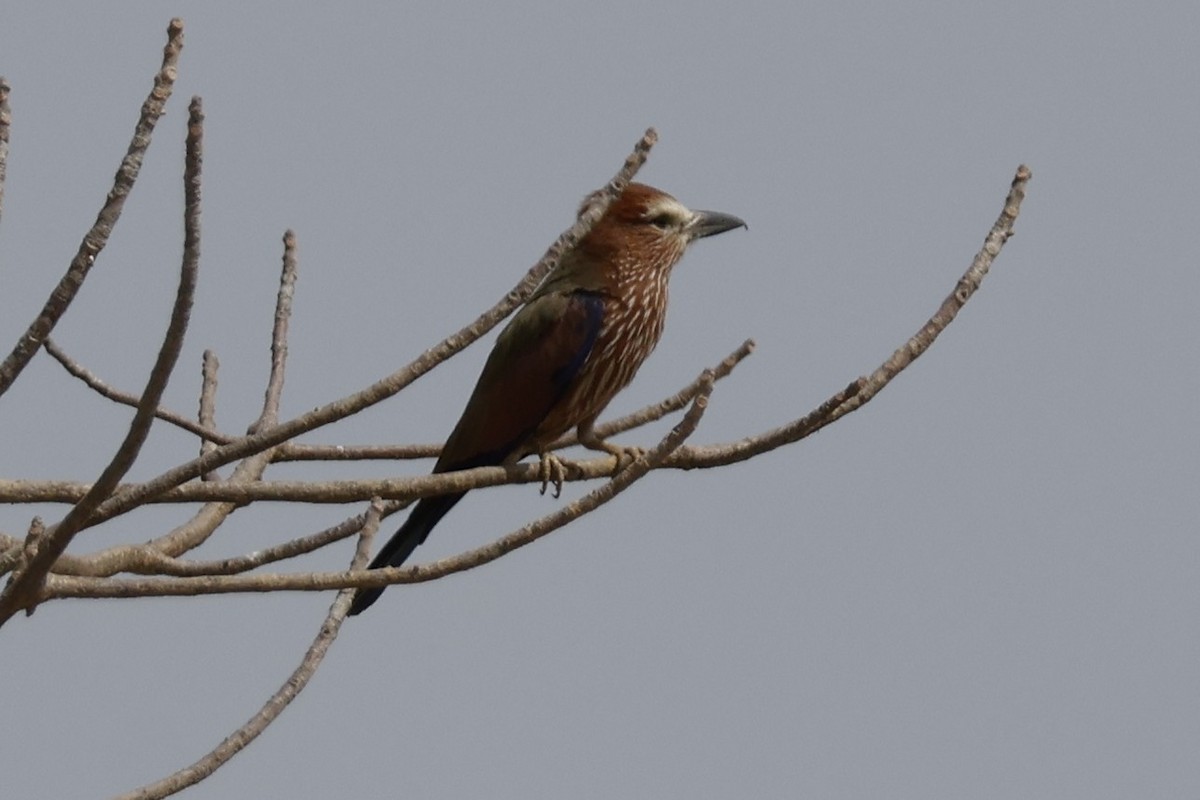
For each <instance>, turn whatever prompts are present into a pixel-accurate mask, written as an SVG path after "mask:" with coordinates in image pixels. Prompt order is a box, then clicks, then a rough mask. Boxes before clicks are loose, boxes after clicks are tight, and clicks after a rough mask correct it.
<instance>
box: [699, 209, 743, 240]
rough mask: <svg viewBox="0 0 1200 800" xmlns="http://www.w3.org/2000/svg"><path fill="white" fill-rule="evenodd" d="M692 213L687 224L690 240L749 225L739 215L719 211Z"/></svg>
mask: <svg viewBox="0 0 1200 800" xmlns="http://www.w3.org/2000/svg"><path fill="white" fill-rule="evenodd" d="M692 214H693V216H692V221H691V222H690V223H689V224H688V226H687V231H688V236H689V237H690V238H691V239H692V240H696V239H703V238H704V237H705V236H716V235H717V234H718V233H724V232H725V231H731V230H733V229H734V228H747V229H749V227H750V226H749V225H747V224H746V222H745V221H744V220H743V219H742V218H741V217H735V216H734V215H733V214H722V213H721V212H720V211H693V212H692Z"/></svg>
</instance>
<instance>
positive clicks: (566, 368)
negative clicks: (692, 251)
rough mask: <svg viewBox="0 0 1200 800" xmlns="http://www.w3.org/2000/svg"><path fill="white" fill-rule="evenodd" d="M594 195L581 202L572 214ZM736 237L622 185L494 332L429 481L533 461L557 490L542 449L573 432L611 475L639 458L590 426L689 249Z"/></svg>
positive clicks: (558, 469)
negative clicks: (605, 461) (608, 458)
mask: <svg viewBox="0 0 1200 800" xmlns="http://www.w3.org/2000/svg"><path fill="white" fill-rule="evenodd" d="M598 195H599V193H598V192H593V193H592V194H590V195H588V197H587V198H585V199H584V201H583V203H582V204H581V205H580V207H579V215H580V216H582V215H583V213H584V212H585V211H586V210H587V209H588V208H589V207H590V206H591V204H592V203H593V202H595V201H596V199H597V197H598ZM746 227H747V225H746V223H745V222H744V221H743V220H742V219H740V218H739V217H735V216H733V215H732V214H724V213H721V212H717V211H693V210H691V209H689V208H687V207H686V206H685V205H683V204H682V203H680V202H679V201H678V200H676V199H675V198H674V197H672V196H671V195H669V194H667V193H666V192H663V191H660V190H658V189H655V188H653V187H651V186H647V185H645V184H641V183H630V184H629V185H628V186H626V188H625V190H624V191H623V192H622V193H621V194H620V195H619V196H618V197H617V198H616V199H615V200H614V201H613V202H612V204H611V205H610V206H609V207H608V209H607V210H606V212H605V213H604V215H603V216H602V217H601V218H600V219H599V220H598V221H597V222H596V224H595V225H594V226H593V227H592V229H591V230H590V231H589V232H588V233H587V235H585V236H584V237H583V238H582V239H581V240H580V241H579V243H578V244H577V245H576V246H575V247H574V248H572V249H570V250H568V251H567V252H566V253H565V254H564V255H563V256H562V258H561V259H560V261H559V263H558V265H557V266H556V267H555V268H554V269H552V270H551V272H550V273H549V275H547V277H546V278H545V280H544V281H543V282H542V283H541V285H539V286H538V288H537V289H536V290H535V291H534V293H533V294H532V295H531V296H530V298H529V300H528V301H527V302H526V303H525V304H524V305H523V306H522V307H521V308H520V309H519V310H518V311H517V313H516V314H515V315H514V316H513V318H512V320H511V321H509V323H508V325H507V326H505V328H504V330H503V331H501V333H500V335H499V337H498V338H497V339H496V343H495V345H494V347H493V349H492V351H491V353H490V355H489V356H488V358H487V361H486V363H485V364H484V367H483V371H482V372H481V374H480V376H479V379H478V381H477V382H476V384H475V389H474V391H473V392H472V393H471V397H470V399H469V400H468V401H467V405H466V408H465V409H464V410H463V412H462V416H461V417H460V418H459V420H458V423H457V424H456V425H455V426H454V430H453V431H452V432H451V433H450V436H449V438H448V439H447V440H446V443H445V445H444V446H443V447H442V451H441V455H440V456H439V457H438V459H437V462H436V463H435V464H434V467H433V472H434V473H435V474H436V473H443V472H452V471H455V470H463V469H471V468H473V467H482V466H495V465H505V464H515V463H517V462H518V461H520V460H521V459H523V458H525V457H527V456H531V455H536V456H538V457H539V458H540V459H541V471H542V476H543V484H542V491H543V492H544V491H545V489H546V483H547V481H548V480H551V479H552V480H553V481H554V482H555V484H556V488H560V487H561V484H562V478H563V475H564V470H563V465H562V462H561V461H559V460H558V459H557V457H556V456H554V455H553V454H552V453H550V452H549V447H550V445H551V444H552V443H553V442H554V441H555V440H556V439H558V438H559V437H560V436H561V435H563V434H564V433H566V432H567V431H569V430H571V429H572V428H575V429H576V430H577V432H578V438H579V443H580V444H581V445H583V446H584V447H586V448H589V449H592V450H598V451H602V452H606V453H610V454H612V455H613V456H615V457H616V459H617V465H616V469H617V470H620V469H621V468H622V467H623V465H627V464H628V463H629V462H631V461H632V459H633V458H636V456H637V455H638V453H639V452H640V451H638V450H637V449H636V448H630V447H623V446H621V445H616V444H613V443H610V442H607V441H605V440H603V439H601V438H600V437H599V436H598V435H597V434H596V431H595V423H596V419H597V417H598V416H599V415H600V413H601V412H602V411H603V410H604V408H605V407H606V406H607V405H608V404H609V401H611V400H612V399H613V397H614V396H616V394H617V393H618V392H620V391H621V390H622V389H624V388H625V387H626V386H627V385H629V382H630V381H632V380H633V377H634V375H635V374H636V373H637V371H638V368H639V367H640V366H641V365H642V363H643V362H644V361H645V360H646V358H647V357H648V356H649V355H650V353H651V351H653V350H654V348H655V346H656V345H657V344H658V341H659V338H660V337H661V336H662V332H663V324H664V322H665V319H666V311H667V282H668V279H669V278H670V276H671V270H672V268H673V267H674V266H675V265H676V264H677V263H678V262H679V260H680V259H681V258H682V257H683V254H684V251H686V250H687V248H688V245H690V244H691V243H692V242H695V241H697V240H698V239H703V238H706V237H709V236H715V235H717V234H719V233H724V232H726V231H730V230H734V229H735V228H746ZM465 494H466V492H456V493H452V494H445V495H440V496H437V497H426V498H423V499H421V500H420V501H418V502H417V504H416V506H414V508H413V510H412V511H411V512H410V513H409V516H408V519H407V520H405V522H404V524H403V525H402V526H401V527H400V529H399V530H398V531H397V532H396V533H395V534H394V535H393V536H392V538H391V539H390V540H389V541H388V542H387V544H385V545H384V546H383V548H382V549H381V550H380V551H379V553H378V554H377V555H376V556H375V558H374V559H373V560H372V561H371V563H370V564H369V565H368V567H367V568H368V569H377V568H381V567H398V566H400V565H401V564H403V563H404V562H405V560H407V559H408V557H409V556H410V555H412V552H413V551H414V550H415V549H416V548H417V547H418V546H420V545H421V544H422V543H423V542H424V541H425V539H426V537H428V536H429V532H430V531H431V530H433V528H434V526H435V525H437V524H438V522H439V521H441V519H442V517H444V516H445V515H446V513H447V512H448V511H450V509H451V508H453V507H454V505H455V504H456V503H458V501H459V500H461V499H462V498H463V496H464V495H465ZM383 588H384V587H378V588H361V589H359V590H358V591H357V592H356V593H355V595H354V599H353V601H352V603H351V606H350V610H349V614H350V615H351V616H353V615H357V614H360V613H362V612H363V611H365V610H366V609H367V608H369V607H370V606H371V604H372V603H374V602H375V601H376V600H377V599H379V596H380V595H381V594H382V593H383Z"/></svg>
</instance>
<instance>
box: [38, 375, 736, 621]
mask: <svg viewBox="0 0 1200 800" xmlns="http://www.w3.org/2000/svg"><path fill="white" fill-rule="evenodd" d="M712 387H713V380H712V373H711V371H709V370H706V371H705V375H704V376H703V377H702V379H701V384H700V387H699V390H698V392H697V394H696V396H695V398H694V399H693V401H692V405H691V407H690V408H689V409H688V411H687V413H686V414H685V415H684V418H683V419H682V420H681V421H680V422H679V424H678V425H676V426H675V427H674V428H672V429H671V430H670V431H669V432H668V433H667V435H666V436H665V437H663V439H662V441H660V442H659V443H658V444H657V445H655V446H654V447H653V448H652V449H650V450H648V451H647V452H646V453H644V454H643V455H642V456H641V457H640V458H637V459H635V460H634V462H633V463H632V464H630V465H629V466H627V467H625V468H624V469H622V470H621V471H620V472H618V473H617V474H616V475H615V476H614V477H613V478H612V479H611V480H609V481H607V482H606V483H604V484H603V485H601V486H599V487H597V488H596V489H593V490H592V491H591V492H589V493H588V494H586V495H584V496H583V497H581V498H579V499H578V500H576V501H574V502H572V503H568V504H566V505H565V506H563V507H562V508H559V509H558V510H556V511H554V512H552V513H550V514H547V515H546V516H544V517H542V518H540V519H538V520H536V521H534V522H531V523H529V524H527V525H524V526H522V527H521V528H518V529H517V530H516V531H513V532H512V533H509V534H507V535H505V536H503V537H501V538H499V539H497V540H496V541H494V542H492V543H490V544H487V545H484V546H483V547H479V548H476V549H474V550H469V551H467V552H465V553H462V554H461V555H458V556H454V557H452V558H446V559H442V560H440V561H435V562H433V563H431V564H424V565H415V566H411V567H388V568H386V569H375V570H363V571H359V572H350V573H345V572H309V573H302V574H295V575H280V574H272V573H254V574H250V575H205V576H199V577H187V578H163V577H148V578H132V579H124V578H75V577H66V576H61V575H51V576H50V577H49V578H48V579H47V583H46V586H45V588H44V589H43V596H42V597H41V598H39V602H41V601H43V600H46V599H50V598H52V597H64V598H65V597H75V598H80V597H154V596H175V597H178V596H194V595H204V594H228V593H231V592H276V591H327V590H329V589H347V588H363V587H377V586H390V585H393V584H398V583H425V582H427V581H432V580H436V579H438V578H442V577H445V576H446V575H451V574H453V573H456V572H463V571H465V570H468V569H473V568H474V567H478V566H481V565H483V564H487V563H488V562H490V561H495V560H496V559H497V558H500V557H501V556H503V555H504V554H506V553H509V552H512V551H513V550H516V549H518V548H521V547H524V546H525V545H528V544H531V543H533V542H535V541H537V540H538V539H540V538H542V537H543V536H546V535H547V534H550V533H552V532H554V531H556V530H558V529H559V528H561V527H563V526H564V525H566V524H567V523H569V522H572V521H574V520H576V519H578V518H579V517H581V516H583V515H584V514H587V513H589V512H591V511H594V510H595V509H596V508H599V507H600V506H602V505H604V504H605V503H607V502H608V501H609V500H611V499H613V498H614V497H616V496H617V495H618V494H620V493H621V492H623V491H624V490H625V489H627V488H628V487H629V486H630V485H631V484H632V483H634V482H635V481H637V480H640V479H641V478H642V477H643V476H645V475H646V474H647V473H648V472H650V470H652V469H653V468H654V467H655V466H656V465H657V464H659V463H661V462H662V460H663V459H665V458H666V457H667V456H669V455H670V454H671V453H672V452H673V451H674V450H676V449H677V448H678V447H679V446H680V445H681V444H682V443H683V442H684V440H686V439H687V437H688V436H690V435H691V434H692V432H693V431H695V429H696V426H697V425H698V424H699V423H700V418H701V417H702V416H703V414H704V410H705V409H706V408H707V407H708V398H709V395H710V394H711V393H712ZM610 470H611V466H610Z"/></svg>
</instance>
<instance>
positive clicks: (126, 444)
mask: <svg viewBox="0 0 1200 800" xmlns="http://www.w3.org/2000/svg"><path fill="white" fill-rule="evenodd" d="M190 111H191V113H190V117H189V121H188V137H187V153H188V155H187V159H186V166H185V172H184V176H185V180H184V227H185V233H184V250H183V258H182V264H181V265H180V270H179V287H178V289H177V291H176V294H175V304H174V307H173V308H172V309H171V321H170V323H169V324H168V325H167V331H166V334H165V336H164V337H163V343H162V346H161V347H160V348H159V351H158V358H157V359H156V360H155V363H154V368H153V369H152V370H151V371H150V377H149V379H148V380H147V381H146V388H145V390H144V391H143V392H142V399H141V401H140V402H139V403H138V409H137V413H136V414H134V417H133V421H132V422H130V424H129V432H128V433H127V434H126V436H125V440H124V441H123V442H122V443H121V446H120V447H119V448H118V449H117V452H116V454H115V455H114V456H113V458H112V461H110V462H109V464H108V466H107V467H105V468H104V471H103V472H102V473H101V474H100V477H99V478H97V479H96V482H95V483H94V484H93V485H92V488H91V490H89V491H88V493H87V494H86V495H85V496H84V497H83V499H81V500H80V501H79V502H78V503H77V504H76V505H75V506H73V507H72V508H71V510H70V511H68V512H67V515H66V516H65V517H64V518H63V519H62V521H61V522H59V523H58V524H57V525H55V526H53V527H52V528H51V529H49V530H47V532H46V535H45V536H43V537H42V539H41V541H40V542H39V545H38V549H37V552H36V553H35V554H34V555H33V557H32V558H30V559H28V560H27V561H26V562H25V564H24V565H23V566H22V567H21V568H19V569H18V570H17V571H16V572H14V573H13V575H12V576H11V577H10V579H9V583H8V585H7V586H5V587H4V591H3V593H0V625H2V624H3V623H4V622H5V621H6V620H8V619H9V618H10V617H11V616H12V615H13V614H14V613H16V611H17V610H18V609H20V608H24V607H25V606H26V604H27V603H28V602H29V601H30V600H32V599H34V598H35V597H37V591H38V587H39V586H40V584H41V582H42V581H43V580H44V579H45V576H46V574H47V573H48V572H49V571H50V568H51V567H52V566H53V564H54V561H55V560H56V559H57V558H58V557H59V556H60V555H62V553H63V551H65V550H66V549H67V545H68V544H69V543H70V542H71V539H72V538H73V537H74V536H75V534H77V533H78V532H79V531H81V530H83V529H84V528H86V527H88V526H89V525H93V524H95V520H94V517H93V515H94V513H95V510H96V509H97V508H98V507H99V506H100V504H101V503H102V502H103V501H104V499H105V498H107V497H109V496H110V495H111V493H112V491H113V489H115V488H116V486H117V485H118V483H119V482H120V480H121V478H122V476H124V475H125V473H126V472H128V471H129V468H130V467H132V466H133V463H134V461H135V460H136V459H137V457H138V454H139V453H140V452H141V449H142V445H143V444H144V443H145V441H146V437H147V436H148V435H149V433H150V426H151V424H153V422H154V410H155V409H156V408H157V407H158V404H159V401H160V400H161V399H162V394H163V392H164V391H165V390H166V388H167V381H168V380H170V377H171V371H172V370H173V369H174V368H175V364H176V362H177V361H178V360H179V353H180V351H181V350H182V349H183V337H184V334H185V333H186V331H187V326H188V319H189V316H190V314H191V309H192V300H193V298H194V297H195V292H196V279H197V276H198V274H199V271H200V231H199V224H200V222H199V220H200V213H199V206H200V180H199V170H200V163H201V160H202V155H201V153H202V146H203V145H202V128H203V120H204V115H203V112H202V110H201V108H200V102H199V98H196V99H194V100H193V101H192V106H191V109H190Z"/></svg>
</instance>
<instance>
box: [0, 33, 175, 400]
mask: <svg viewBox="0 0 1200 800" xmlns="http://www.w3.org/2000/svg"><path fill="white" fill-rule="evenodd" d="M182 49H183V21H182V20H180V19H173V20H171V24H170V25H169V26H167V45H166V47H165V48H164V49H163V61H162V67H161V68H160V69H159V71H158V75H156V76H155V78H154V88H153V89H151V90H150V96H149V97H147V98H146V102H145V103H144V104H143V105H142V115H141V118H140V119H139V120H138V124H137V127H136V128H135V129H134V132H133V140H132V141H131V142H130V143H129V150H128V152H127V153H126V154H125V158H123V159H122V160H121V166H120V167H119V168H118V169H117V175H116V178H115V179H114V181H113V187H112V189H111V190H109V193H108V199H107V200H105V202H104V206H103V207H102V208H101V209H100V213H99V215H97V217H96V223H95V224H94V225H93V226H92V228H91V230H89V231H88V232H87V234H85V235H84V237H83V242H82V243H81V244H80V245H79V251H78V252H77V253H76V254H75V258H73V259H72V260H71V265H70V266H69V267H68V268H67V272H66V274H64V275H63V276H62V279H61V280H59V282H58V286H56V287H55V288H54V291H53V292H52V293H51V294H50V297H49V299H47V300H46V304H45V306H44V307H43V308H42V311H41V313H40V314H38V316H37V318H36V319H35V320H34V321H33V322H32V323H31V324H30V326H29V328H28V329H27V330H26V331H25V333H23V334H22V335H21V338H20V339H18V340H17V344H16V346H15V347H14V348H13V350H12V352H11V353H9V355H8V357H7V358H5V359H4V361H3V362H2V363H0V395H3V394H4V393H5V392H6V391H8V387H10V386H12V384H13V381H15V380H16V379H17V376H18V375H20V374H21V370H23V369H25V366H26V365H27V364H28V363H29V361H30V360H31V359H32V358H33V356H34V355H35V354H36V353H37V351H38V348H39V347H41V346H42V342H43V341H45V339H46V337H47V336H48V335H49V334H50V331H51V330H53V329H54V326H55V325H56V324H57V323H58V320H59V319H60V318H61V317H62V315H63V314H64V313H65V312H66V310H67V307H68V306H70V304H71V301H72V300H74V299H75V295H76V294H78V293H79V289H80V287H82V286H83V281H84V279H85V278H86V277H87V275H88V272H89V270H91V268H92V264H94V263H95V262H96V256H98V255H99V254H100V251H101V250H103V249H104V246H105V245H106V244H107V243H108V237H109V235H110V234H111V233H112V229H113V227H114V226H115V225H116V224H117V220H118V219H120V217H121V209H123V208H124V207H125V198H126V197H128V196H129V193H130V192H131V191H132V190H133V184H134V182H135V181H136V180H137V176H138V172H139V171H140V170H141V167H142V159H143V157H144V156H145V155H146V149H147V148H149V147H150V136H151V134H152V133H153V132H154V126H155V124H156V123H157V122H158V119H159V117H161V116H162V114H163V110H164V109H165V107H166V103H167V99H168V98H169V97H170V96H171V89H172V87H173V86H174V83H175V75H176V70H175V68H176V64H177V63H178V61H179V52H180V50H182ZM5 130H7V128H6V129H5Z"/></svg>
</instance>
